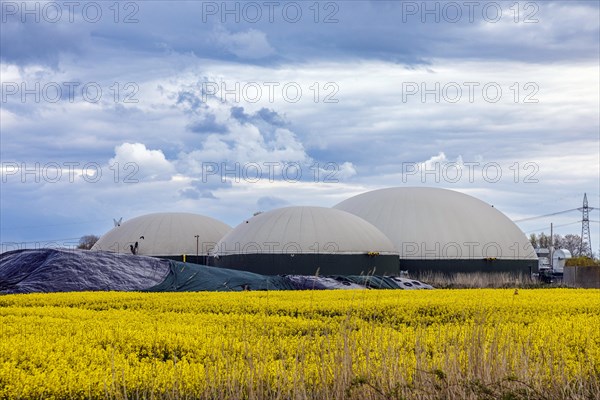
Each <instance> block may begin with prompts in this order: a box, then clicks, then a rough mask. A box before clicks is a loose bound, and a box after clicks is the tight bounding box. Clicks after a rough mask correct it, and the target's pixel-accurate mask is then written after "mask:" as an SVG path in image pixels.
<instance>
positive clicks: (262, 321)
mask: <svg viewBox="0 0 600 400" xmlns="http://www.w3.org/2000/svg"><path fill="white" fill-rule="evenodd" d="M0 398H2V399H84V398H94V399H95V398H115V399H120V398H160V399H163V398H168V399H171V398H172V399H178V398H182V399H195V398H202V399H220V398H232V399H270V398H280V399H306V398H310V399H388V398H391V399H496V398H503V399H521V398H522V399H598V398H600V290H572V289H531V290H525V289H521V290H519V291H518V292H515V290H514V289H510V290H504V289H471V290H432V291H401V290H387V291H386V290H362V291H360V290H357V291H302V292H297V291H289V292H283V291H282V292H276V291H270V292H236V293H114V292H109V293H106V292H93V293H90V292H88V293H55V294H30V295H8V296H0Z"/></svg>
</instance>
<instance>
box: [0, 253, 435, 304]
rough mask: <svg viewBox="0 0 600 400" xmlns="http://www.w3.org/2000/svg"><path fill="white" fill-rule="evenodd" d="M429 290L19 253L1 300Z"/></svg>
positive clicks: (5, 259)
mask: <svg viewBox="0 0 600 400" xmlns="http://www.w3.org/2000/svg"><path fill="white" fill-rule="evenodd" d="M365 288H373V289H430V288H431V286H429V285H426V284H422V283H420V282H417V281H414V280H409V279H406V278H400V277H382V276H364V275H350V276H330V277H326V276H325V277H323V276H301V275H260V274H256V273H253V272H247V271H240V270H232V269H226V268H219V267H209V266H206V265H198V264H191V263H184V262H180V261H173V260H165V259H159V258H153V257H144V256H137V255H132V254H115V253H111V252H103V251H86V250H55V249H39V250H16V251H9V252H6V253H2V254H0V294H11V293H36V292H75V291H98V290H102V291H151V292H184V291H186V292H187V291H242V290H323V289H365Z"/></svg>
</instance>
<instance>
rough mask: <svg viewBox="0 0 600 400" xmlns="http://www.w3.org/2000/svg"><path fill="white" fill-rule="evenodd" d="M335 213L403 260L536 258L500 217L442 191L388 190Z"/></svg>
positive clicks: (515, 229) (355, 200)
mask: <svg viewBox="0 0 600 400" xmlns="http://www.w3.org/2000/svg"><path fill="white" fill-rule="evenodd" d="M334 208H336V209H338V210H344V211H348V212H350V213H352V214H355V215H357V216H359V217H361V218H363V219H365V220H367V221H369V222H370V223H372V224H373V225H375V226H376V227H377V228H379V230H381V231H382V232H383V233H385V234H386V235H387V237H389V238H390V240H391V241H392V242H393V243H394V245H395V246H396V248H397V250H398V251H399V253H400V257H401V258H406V259H436V258H438V259H439V258H441V259H481V258H497V259H536V258H537V257H536V254H535V251H534V250H533V247H532V246H531V244H530V243H529V240H528V239H527V237H526V236H525V234H524V233H523V232H522V231H521V230H520V229H519V227H518V226H517V225H515V224H514V223H513V222H512V221H511V220H510V219H509V218H508V217H507V216H506V215H504V214H503V213H502V212H500V211H499V210H497V209H496V208H494V207H493V206H491V205H490V204H487V203H485V202H483V201H481V200H479V199H476V198H475V197H472V196H469V195H466V194H463V193H460V192H456V191H453V190H447V189H438V188H426V187H406V188H403V187H402V188H400V187H396V188H387V189H379V190H374V191H371V192H366V193H363V194H359V195H357V196H354V197H351V198H349V199H347V200H344V201H342V202H341V203H339V204H337V205H336V206H335V207H334Z"/></svg>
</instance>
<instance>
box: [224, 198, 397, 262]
mask: <svg viewBox="0 0 600 400" xmlns="http://www.w3.org/2000/svg"><path fill="white" fill-rule="evenodd" d="M369 252H377V253H380V254H382V255H384V254H398V253H397V251H396V250H395V248H394V245H393V244H392V242H391V241H390V240H389V239H388V238H387V237H386V236H385V235H384V234H383V233H382V232H380V231H379V230H378V229H377V228H376V227H374V226H373V225H371V224H370V223H368V222H367V221H364V220H363V219H361V218H359V217H357V216H356V215H353V214H350V213H347V212H345V211H341V210H336V209H332V208H325V207H284V208H280V209H276V210H272V211H268V212H265V213H262V214H258V215H256V216H254V217H252V218H250V219H249V220H247V221H244V222H242V223H241V224H240V225H238V226H237V227H235V228H234V229H233V230H232V231H231V232H229V233H228V234H227V235H225V236H224V237H223V239H221V241H220V242H219V244H218V245H217V247H216V248H215V255H218V256H226V255H230V254H311V253H312V254H315V253H325V254H366V253H369Z"/></svg>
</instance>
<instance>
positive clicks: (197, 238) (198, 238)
mask: <svg viewBox="0 0 600 400" xmlns="http://www.w3.org/2000/svg"><path fill="white" fill-rule="evenodd" d="M194 237H195V238H196V264H198V245H199V241H200V235H196V236H194Z"/></svg>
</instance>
